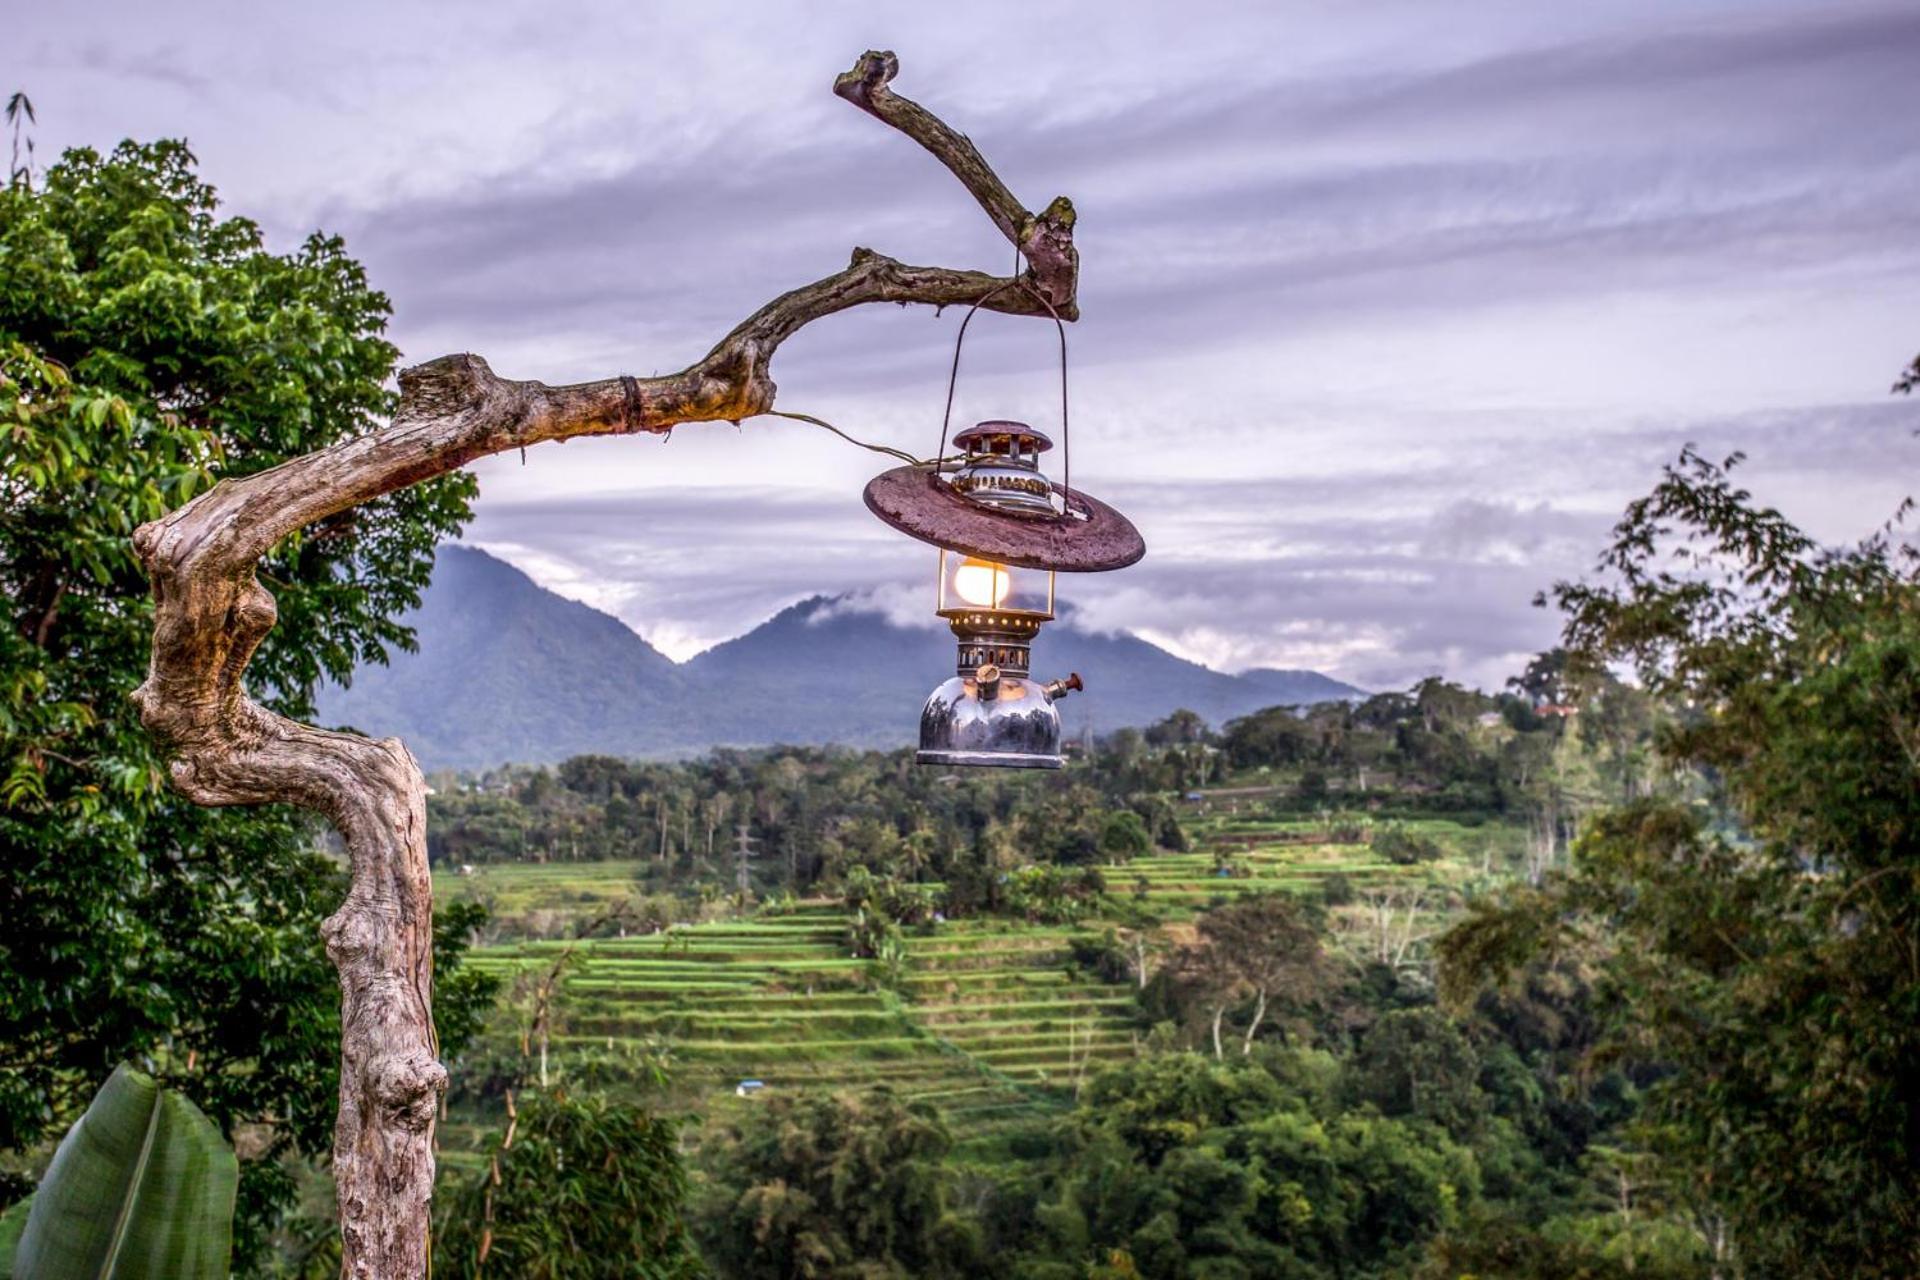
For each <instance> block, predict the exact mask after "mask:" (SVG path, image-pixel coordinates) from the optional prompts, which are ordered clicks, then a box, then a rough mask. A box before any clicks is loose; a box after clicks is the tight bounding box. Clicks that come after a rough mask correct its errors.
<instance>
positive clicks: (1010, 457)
mask: <svg viewBox="0 0 1920 1280" xmlns="http://www.w3.org/2000/svg"><path fill="white" fill-rule="evenodd" d="M953 442H954V443H955V444H957V445H959V446H960V448H961V449H962V450H963V451H964V453H965V455H966V456H965V458H964V460H963V461H962V462H961V463H960V465H959V467H958V468H957V469H956V470H955V471H954V472H953V474H952V476H951V477H950V478H949V479H948V480H947V483H948V484H950V485H952V486H953V487H954V489H955V490H957V491H958V492H960V493H963V494H965V495H966V496H967V497H969V498H971V499H973V500H974V501H975V502H978V503H979V504H980V505H982V506H984V507H991V508H992V509H994V510H995V511H1005V512H1008V513H1010V514H1014V515H1036V516H1057V515H1059V514H1060V512H1059V509H1058V508H1056V507H1055V506H1054V505H1053V483H1052V482H1051V481H1049V480H1048V479H1047V478H1046V477H1045V476H1044V475H1042V474H1040V455H1041V454H1042V453H1045V452H1046V451H1047V450H1048V449H1051V448H1053V441H1051V440H1049V439H1047V437H1046V436H1045V434H1043V433H1041V432H1039V431H1035V430H1034V429H1033V428H1032V427H1030V426H1028V425H1027V424H1026V423H1024V422H1008V421H1004V420H994V421H990V422H982V423H979V424H977V425H975V426H971V427H968V428H967V429H966V430H965V431H962V432H961V433H960V434H959V435H957V436H955V437H954V438H953Z"/></svg>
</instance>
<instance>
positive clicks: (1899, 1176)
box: [1441, 451, 1920, 1277]
mask: <svg viewBox="0 0 1920 1280" xmlns="http://www.w3.org/2000/svg"><path fill="white" fill-rule="evenodd" d="M1736 461H1737V460H1736ZM1731 465H1732V463H1729V464H1726V465H1715V464H1713V463H1711V462H1709V461H1708V460H1706V459H1703V458H1701V457H1699V456H1697V455H1695V454H1693V453H1692V452H1691V451H1689V452H1688V453H1686V454H1684V455H1683V456H1682V458H1681V461H1680V462H1679V463H1678V464H1677V465H1675V466H1673V467H1670V468H1669V469H1668V471H1667V473H1666V475H1665V477H1664V479H1663V480H1662V481H1661V483H1660V484H1659V486H1658V487H1657V488H1656V489H1655V490H1654V492H1653V493H1652V494H1651V495H1649V496H1648V497H1646V498H1642V499H1640V500H1638V501H1636V502H1635V503H1634V504H1633V505H1632V506H1631V507H1629V509H1628V511H1627V514H1626V516H1625V518H1624V519H1623V520H1622V521H1621V523H1620V525H1619V527H1618V529H1617V530H1616V538H1615V542H1614V545H1613V547H1612V549H1611V550H1610V551H1609V552H1608V554H1607V556H1606V558H1605V560H1604V562H1603V565H1604V567H1605V568H1606V569H1607V570H1609V571H1610V572H1611V578H1610V580H1609V581H1606V582H1603V583H1600V584H1562V585H1561V586H1559V587H1558V588H1556V590H1555V592H1554V595H1555V598H1556V599H1557V600H1558V602H1559V604H1560V605H1561V607H1562V608H1563V609H1565V610H1566V611H1567V613H1568V617H1569V621H1568V625H1567V636H1566V638H1567V647H1568V650H1569V652H1570V654H1571V656H1572V659H1573V669H1574V671H1575V673H1576V676H1581V675H1584V676H1587V677H1591V676H1592V675H1593V674H1595V673H1597V672H1599V671H1601V670H1604V668H1605V667H1606V666H1607V665H1608V664H1610V663H1631V664H1632V665H1633V666H1634V668H1635V669H1636V671H1637V673H1638V676H1639V679H1640V682H1641V685H1642V687H1643V688H1645V689H1646V690H1647V691H1648V693H1650V694H1651V695H1653V696H1655V697H1656V698H1659V699H1661V700H1662V701H1664V702H1667V703H1669V704H1672V705H1676V706H1679V707H1682V708H1685V709H1686V710H1687V714H1686V715H1685V716H1684V718H1682V719H1680V720H1678V721H1677V722H1675V723H1673V724H1669V725H1666V726H1663V727H1662V729H1661V730H1660V733H1659V739H1658V745H1659V749H1660V751H1661V753H1662V755H1663V756H1664V758H1665V759H1666V760H1668V761H1670V762H1673V763H1676V764H1680V765H1685V766H1690V767H1692V768H1693V769H1695V770H1697V771H1698V772H1699V773H1700V774H1701V776H1702V777H1703V778H1704V779H1706V780H1708V781H1710V782H1711V783H1712V785H1713V788H1714V793H1713V796H1712V799H1713V801H1714V804H1713V806H1712V807H1711V808H1710V809H1708V810H1706V811H1704V812H1702V811H1697V810H1694V809H1690V808H1688V807H1686V806H1684V805H1682V804H1680V803H1678V802H1675V801H1668V800H1659V801H1656V800H1644V801H1640V802H1637V803H1636V804H1634V805H1632V806H1629V807H1626V808H1623V809H1620V810H1617V811H1614V812H1613V813H1610V814H1608V815H1605V816H1603V817H1602V818H1600V819H1598V820H1596V821H1595V822H1594V823H1593V824H1592V826H1591V827H1590V829H1589V831H1588V832H1587V834H1586V835H1585V836H1584V837H1583V839H1582V840H1581V842H1580V844H1579V845H1578V847H1577V850H1576V853H1577V861H1576V865H1575V867H1574V868H1573V869H1572V871H1571V872H1570V873H1569V874H1567V875H1565V876H1563V877H1558V878H1555V879H1552V880H1549V881H1548V883H1547V884H1546V886H1544V888H1543V889H1542V890H1541V891H1538V892H1534V891H1528V892H1522V893H1518V894H1515V895H1512V896H1510V897H1509V898H1508V899H1507V900H1506V901H1505V902H1503V903H1501V904H1499V905H1492V904H1489V905H1485V906H1483V907H1482V908H1481V909H1479V910H1477V911H1476V912H1475V914H1474V915H1473V916H1472V917H1471V918H1470V919H1468V920H1467V921H1466V922H1464V923H1462V924H1460V925H1458V926H1456V927H1455V929H1454V930H1453V931H1452V932H1451V933H1450V934H1449V935H1448V936H1447V938H1446V940H1445V942H1444V944H1443V946H1442V949H1441V953H1442V959H1443V971H1442V972H1443V979H1444V983H1445V989H1446V990H1447V991H1448V992H1449V994H1451V995H1452V996H1453V998H1455V999H1463V998H1465V997H1466V996H1467V995H1468V994H1470V993H1471V992H1472V991H1473V990H1474V989H1475V987H1476V986H1477V985H1478V984H1479V983H1480V982H1481V981H1483V980H1485V979H1488V978H1494V977H1499V976H1503V975H1507V974H1511V973H1513V972H1515V971H1517V970H1518V969H1519V968H1520V967H1521V966H1522V965H1523V964H1524V963H1525V962H1527V961H1528V960H1529V959H1531V958H1533V957H1537V956H1541V955H1556V954H1567V953H1569V952H1581V951H1584V952H1587V953H1589V954H1593V955H1595V956H1596V957H1597V961H1596V963H1597V965H1598V967H1599V972H1600V974H1601V978H1602V982H1603V987H1604V990H1605V991H1606V992H1607V993H1608V998H1607V999H1606V1000H1605V1002H1604V1003H1603V1004H1602V1006H1601V1013H1602V1015H1603V1016H1604V1017H1605V1019H1606V1023H1605V1027H1604V1033H1605V1042H1604V1044H1603V1046H1602V1048H1601V1050H1600V1051H1601V1052H1604V1053H1606V1054H1608V1055H1610V1056H1611V1057H1613V1058H1615V1059H1621V1060H1626V1061H1631V1062H1638V1063H1642V1064H1646V1065H1647V1066H1648V1067H1650V1068H1653V1069H1657V1070H1658V1071H1659V1073H1660V1074H1659V1076H1658V1079H1657V1080H1656V1081H1655V1082H1654V1083H1653V1084H1652V1085H1651V1088H1650V1089H1649V1091H1648V1094H1647V1103H1648V1110H1647V1114H1646V1116H1645V1123H1644V1124H1643V1125H1642V1126H1641V1132H1640V1136H1641V1138H1642V1139H1643V1141H1644V1142H1645V1143H1646V1144H1647V1146H1648V1148H1649V1149H1650V1150H1652V1151H1654V1152H1655V1153H1657V1154H1658V1155H1660V1156H1661V1157H1662V1158H1663V1159H1664V1160H1665V1161H1667V1162H1669V1171H1670V1174H1671V1177H1670V1178H1669V1181H1670V1182H1671V1183H1672V1184H1674V1185H1676V1186H1681V1187H1685V1188H1689V1189H1691V1190H1692V1192H1693V1193H1694V1194H1695V1196H1696V1201H1695V1204H1694V1205H1693V1207H1692V1211H1691V1212H1692V1216H1693V1220H1694V1221H1695V1223H1696V1225H1697V1228H1698V1231H1699V1234H1700V1237H1701V1239H1702V1241H1703V1242H1704V1243H1705V1245H1706V1246H1707V1247H1708V1249H1709V1251H1710V1254H1711V1256H1712V1258H1713V1260H1714V1262H1715V1264H1716V1265H1718V1266H1722V1267H1724V1266H1727V1265H1730V1264H1737V1265H1742V1266H1743V1267H1744V1268H1745V1269H1746V1270H1747V1271H1748V1272H1749V1273H1751V1274H1756V1275H1795V1276H1808V1277H1841V1276H1849V1277H1892V1276H1907V1275H1913V1274H1915V1273H1916V1272H1920V1165H1916V1164H1915V1162H1914V1160H1913V1158H1912V1142H1911V1138H1912V1134H1913V1123H1914V1117H1915V1115H1920V1075H1917V1074H1916V1073H1915V1072H1914V1070H1913V1065H1912V1064H1913V1063H1915V1062H1916V1061H1920V1018H1916V1016H1915V1015H1916V1012H1920V971H1917V970H1916V968H1915V966H1914V963H1913V957H1914V956H1915V955H1920V786H1916V785H1915V779H1916V765H1915V761H1916V759H1917V758H1920V745H1917V744H1920V728H1917V727H1916V726H1920V571H1917V568H1916V558H1915V554H1914V551H1913V549H1912V548H1911V547H1910V546H1906V547H1903V546H1901V545H1900V544H1899V543H1897V542H1896V541H1895V540H1894V539H1893V538H1892V537H1891V536H1890V535H1889V534H1887V533H1882V534H1880V535H1876V536H1874V537H1871V538H1869V539H1867V540H1866V541H1865V542H1863V543H1861V544H1859V545H1857V546H1854V547H1850V548H1845V549H1839V550H1822V549H1820V548H1819V547H1818V546H1816V544H1815V543H1814V542H1813V541H1812V540H1811V539H1810V538H1809V537H1808V536H1807V535H1806V534H1804V533H1803V532H1801V531H1800V530H1799V529H1798V528H1796V527H1794V526H1793V525H1792V524H1791V523H1790V522H1788V521H1787V520H1786V519H1785V518H1784V517H1783V516H1781V515H1780V513H1778V512H1776V511H1773V510H1771V509H1767V508H1762V507H1758V506H1756V505H1755V504H1754V503H1753V501H1752V499H1751V497H1750V495H1749V494H1747V493H1746V492H1745V491H1744V490H1742V489H1739V488H1738V487H1736V486H1735V485H1734V483H1733V482H1732V480H1731V478H1730V476H1729V467H1730V466H1731ZM1676 537H1677V539H1678V540H1679V541H1678V547H1677V548H1675V546H1674V541H1675V539H1676ZM1669 552H1672V553H1673V554H1675V555H1677V557H1678V563H1677V564H1673V565H1671V566H1669V565H1667V564H1663V563H1662V561H1663V559H1664V557H1665V556H1667V555H1668V554H1669Z"/></svg>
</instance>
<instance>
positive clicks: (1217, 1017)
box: [1213, 1005, 1227, 1062]
mask: <svg viewBox="0 0 1920 1280" xmlns="http://www.w3.org/2000/svg"><path fill="white" fill-rule="evenodd" d="M1226 1016H1227V1007H1226V1006H1225V1005H1216V1006H1215V1007H1214V1010H1213V1060H1214V1061H1215V1062H1218V1061H1219V1060H1220V1059H1222V1058H1224V1057H1226V1056H1227V1055H1226V1051H1225V1050H1223V1049H1222V1048H1221V1047H1220V1022H1221V1020H1222V1019H1224V1018H1225V1017H1226Z"/></svg>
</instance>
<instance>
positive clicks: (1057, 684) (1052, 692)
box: [1042, 671, 1087, 702]
mask: <svg viewBox="0 0 1920 1280" xmlns="http://www.w3.org/2000/svg"><path fill="white" fill-rule="evenodd" d="M1086 687H1087V686H1085V685H1084V684H1081V683H1080V673H1079V672H1078V671H1076V672H1074V673H1073V674H1072V675H1070V676H1068V677H1067V678H1066V679H1065V680H1049V681H1047V683H1046V684H1045V685H1043V686H1042V688H1044V689H1045V690H1046V692H1047V697H1048V698H1049V699H1051V700H1052V701H1054V702H1058V701H1059V700H1060V699H1062V698H1064V697H1066V696H1067V695H1068V694H1070V693H1078V692H1080V691H1081V690H1082V689H1085V688H1086Z"/></svg>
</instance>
